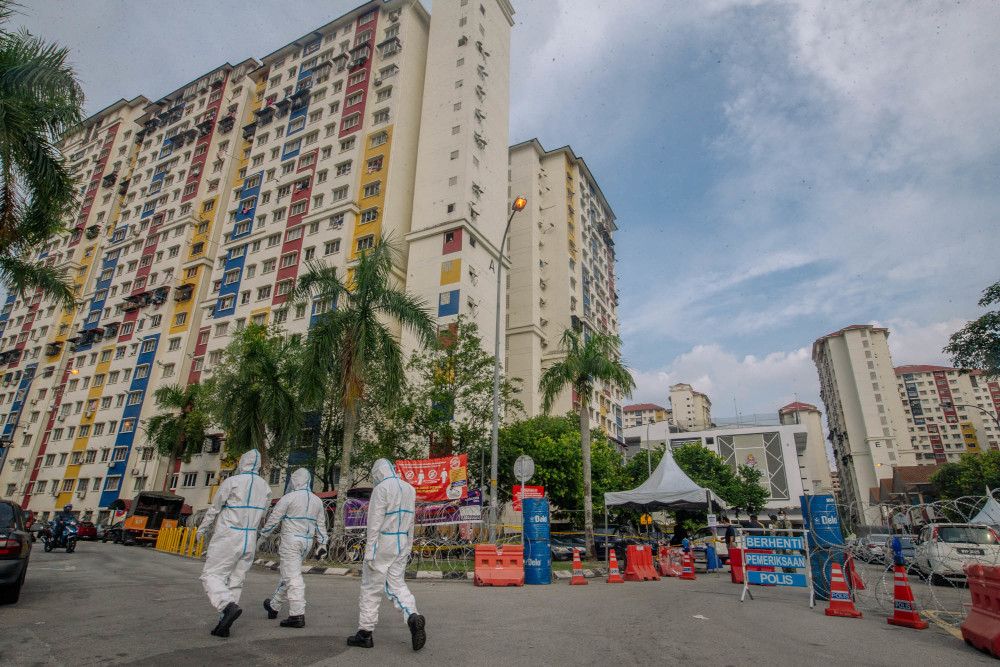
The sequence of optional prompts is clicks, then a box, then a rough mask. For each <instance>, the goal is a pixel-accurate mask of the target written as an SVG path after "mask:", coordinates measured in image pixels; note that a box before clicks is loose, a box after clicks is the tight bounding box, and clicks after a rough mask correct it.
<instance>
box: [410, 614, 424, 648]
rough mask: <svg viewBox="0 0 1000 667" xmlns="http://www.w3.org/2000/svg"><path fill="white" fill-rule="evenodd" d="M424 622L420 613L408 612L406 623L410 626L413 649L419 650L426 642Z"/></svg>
mask: <svg viewBox="0 0 1000 667" xmlns="http://www.w3.org/2000/svg"><path fill="white" fill-rule="evenodd" d="M425 623H426V621H425V620H424V617H423V616H421V615H420V614H410V617H409V618H408V619H406V624H407V625H408V626H410V641H411V642H412V644H413V650H414V651H419V650H420V649H422V648H423V647H424V644H426V643H427V633H426V632H424V624H425Z"/></svg>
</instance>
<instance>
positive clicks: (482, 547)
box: [472, 544, 524, 586]
mask: <svg viewBox="0 0 1000 667" xmlns="http://www.w3.org/2000/svg"><path fill="white" fill-rule="evenodd" d="M472 583H474V584H475V585H476V586H524V547H522V546H520V545H513V544H505V545H503V546H502V547H501V548H500V551H499V552H498V551H497V549H496V547H494V546H493V545H492V544H477V545H476V573H475V575H474V577H473V580H472Z"/></svg>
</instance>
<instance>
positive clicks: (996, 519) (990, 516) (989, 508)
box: [970, 488, 1000, 526]
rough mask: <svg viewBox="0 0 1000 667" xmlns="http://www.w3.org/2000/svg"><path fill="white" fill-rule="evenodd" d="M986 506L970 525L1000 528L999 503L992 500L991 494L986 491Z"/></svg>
mask: <svg viewBox="0 0 1000 667" xmlns="http://www.w3.org/2000/svg"><path fill="white" fill-rule="evenodd" d="M986 496H987V497H986V504H985V505H983V509H981V510H979V514H977V515H976V516H974V517H973V518H972V521H971V522H970V523H985V524H986V525H988V526H1000V503H998V502H997V501H996V499H995V498H993V493H992V492H991V491H990V490H989V489H988V488H987V489H986Z"/></svg>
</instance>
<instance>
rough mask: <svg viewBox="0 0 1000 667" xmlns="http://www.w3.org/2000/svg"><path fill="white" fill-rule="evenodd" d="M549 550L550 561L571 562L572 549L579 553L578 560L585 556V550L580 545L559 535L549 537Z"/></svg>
mask: <svg viewBox="0 0 1000 667" xmlns="http://www.w3.org/2000/svg"><path fill="white" fill-rule="evenodd" d="M549 548H550V550H551V551H552V560H573V549H574V548H575V549H578V550H579V551H580V558H584V557H585V556H586V549H584V548H583V546H582V545H578V544H576V543H575V542H573V541H571V540H568V539H566V538H565V537H564V536H561V535H560V536H558V537H556V536H551V537H549Z"/></svg>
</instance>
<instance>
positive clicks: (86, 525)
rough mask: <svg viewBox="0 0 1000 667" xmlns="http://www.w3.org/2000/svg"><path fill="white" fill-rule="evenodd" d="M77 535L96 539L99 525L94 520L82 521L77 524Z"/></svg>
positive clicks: (84, 538) (85, 538) (82, 538)
mask: <svg viewBox="0 0 1000 667" xmlns="http://www.w3.org/2000/svg"><path fill="white" fill-rule="evenodd" d="M76 536H77V537H78V538H79V539H81V540H96V539H97V526H95V525H94V523H93V522H92V521H80V522H78V523H77V524H76Z"/></svg>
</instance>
